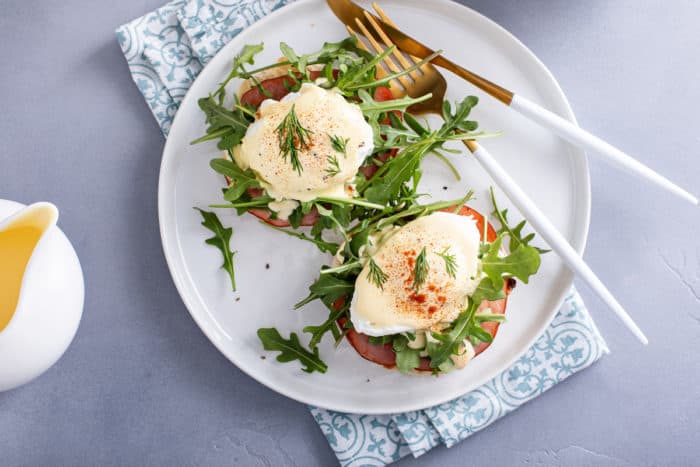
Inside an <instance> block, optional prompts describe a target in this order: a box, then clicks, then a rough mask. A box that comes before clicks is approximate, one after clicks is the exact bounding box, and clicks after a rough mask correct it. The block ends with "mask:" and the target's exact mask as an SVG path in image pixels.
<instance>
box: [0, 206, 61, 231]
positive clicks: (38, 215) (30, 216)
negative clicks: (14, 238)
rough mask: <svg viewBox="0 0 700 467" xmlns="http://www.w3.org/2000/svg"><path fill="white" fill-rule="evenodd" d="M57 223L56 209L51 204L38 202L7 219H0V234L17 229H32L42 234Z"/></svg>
mask: <svg viewBox="0 0 700 467" xmlns="http://www.w3.org/2000/svg"><path fill="white" fill-rule="evenodd" d="M56 222H58V208H57V207H56V206H55V205H53V204H52V203H47V202H44V201H42V202H39V203H34V204H31V205H29V206H27V207H26V208H24V209H21V210H19V211H18V212H16V213H15V214H13V215H12V216H10V217H8V218H7V219H4V220H2V219H0V232H4V231H7V230H10V229H18V228H32V229H37V230H39V231H40V232H41V233H42V234H43V233H45V232H46V231H47V230H49V229H50V228H51V227H53V226H54V225H56Z"/></svg>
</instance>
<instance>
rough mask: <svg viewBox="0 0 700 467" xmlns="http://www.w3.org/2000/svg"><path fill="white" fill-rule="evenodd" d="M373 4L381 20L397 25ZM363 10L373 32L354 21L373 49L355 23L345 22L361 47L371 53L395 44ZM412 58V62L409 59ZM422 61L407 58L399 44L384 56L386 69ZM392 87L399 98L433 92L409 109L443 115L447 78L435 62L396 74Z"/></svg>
mask: <svg viewBox="0 0 700 467" xmlns="http://www.w3.org/2000/svg"><path fill="white" fill-rule="evenodd" d="M372 7H373V8H374V10H375V11H376V12H377V14H378V15H379V17H380V18H381V19H382V21H384V22H386V23H387V24H390V25H392V26H395V25H394V23H393V22H392V21H391V19H389V17H388V16H387V15H386V13H384V11H383V10H382V9H381V8H380V7H379V5H377V3H376V2H374V3H372ZM364 14H365V17H366V18H367V22H368V24H370V25H371V26H372V29H373V30H374V34H373V33H372V32H371V31H370V30H369V29H368V28H367V27H366V26H365V25H364V24H363V22H362V21H360V20H359V19H357V18H356V19H355V23H356V26H357V29H358V31H359V32H360V33H361V34H362V35H363V36H365V38H367V42H368V43H369V44H370V46H371V47H372V48H373V49H374V50H370V48H369V47H368V46H367V45H366V44H365V43H364V42H362V40H360V38H359V37H358V36H357V32H356V31H355V30H354V29H353V28H352V27H350V26H346V28H347V30H348V32H349V33H350V34H352V35H354V36H355V37H357V38H358V43H359V45H360V47H362V48H364V49H365V50H367V51H368V52H371V53H381V52H382V51H383V50H384V49H385V48H388V47H391V46H393V45H394V44H393V43H392V42H391V40H390V39H389V37H388V36H387V35H386V34H385V33H384V31H383V30H382V28H381V27H380V26H379V24H378V23H377V21H376V20H375V19H374V17H373V16H372V15H371V14H369V12H367V11H365V12H364ZM375 34H376V37H375ZM409 59H410V60H411V61H412V62H413V63H410V62H409ZM419 61H420V60H419V59H417V58H415V57H410V56H409V58H406V56H404V54H403V53H401V51H400V50H399V49H398V48H396V49H394V52H393V54H392V55H391V56H390V57H386V58H385V59H384V66H385V67H386V70H385V71H387V72H389V73H397V72H399V71H401V68H399V66H400V67H402V68H404V69H406V68H409V67H410V66H411V65H414V64H416V63H418V62H419ZM397 63H398V65H397ZM389 87H390V89H391V92H392V94H393V95H394V97H396V98H400V97H403V96H410V97H421V96H424V95H426V94H428V93H432V97H431V98H430V99H428V100H426V101H423V102H419V103H417V104H414V105H413V106H411V107H410V108H409V110H410V112H411V113H414V114H426V113H428V114H429V113H432V114H437V115H440V116H441V117H442V116H443V115H442V103H443V101H444V100H445V93H446V92H447V81H445V78H444V77H443V76H442V75H441V74H440V72H438V71H437V69H435V67H434V66H433V65H431V64H429V63H426V64H425V65H423V66H421V67H420V68H419V69H418V70H414V71H412V72H410V73H409V74H408V75H403V76H401V77H399V78H394V79H392V80H391V81H390V82H389Z"/></svg>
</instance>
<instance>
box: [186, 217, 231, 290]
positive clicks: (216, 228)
mask: <svg viewBox="0 0 700 467" xmlns="http://www.w3.org/2000/svg"><path fill="white" fill-rule="evenodd" d="M195 209H196V210H197V211H199V213H200V214H201V215H202V219H203V221H202V225H203V226H204V227H206V228H207V229H209V230H211V231H212V232H214V236H213V237H211V238H208V239H206V240H205V242H206V243H207V244H208V245H212V246H215V247H217V248H218V249H219V251H221V254H222V255H223V257H224V264H222V265H221V267H222V268H224V269H225V270H226V272H228V274H229V277H230V278H231V288H232V289H233V291H234V292H235V291H236V275H235V273H234V269H233V256H234V255H235V254H236V252H235V251H231V247H230V245H229V242H230V241H231V235H233V229H232V228H231V227H228V228H224V226H223V225H222V224H221V221H220V220H219V218H218V216H217V215H216V214H214V213H213V212H209V211H204V210H202V209H199V208H195Z"/></svg>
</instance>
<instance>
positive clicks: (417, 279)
mask: <svg viewBox="0 0 700 467" xmlns="http://www.w3.org/2000/svg"><path fill="white" fill-rule="evenodd" d="M429 270H430V265H429V264H428V252H427V251H426V249H425V247H423V249H422V250H421V251H420V253H419V254H418V256H416V265H415V267H414V268H413V290H415V291H416V292H418V289H420V287H421V286H422V285H423V284H425V280H426V279H427V278H428V271H429Z"/></svg>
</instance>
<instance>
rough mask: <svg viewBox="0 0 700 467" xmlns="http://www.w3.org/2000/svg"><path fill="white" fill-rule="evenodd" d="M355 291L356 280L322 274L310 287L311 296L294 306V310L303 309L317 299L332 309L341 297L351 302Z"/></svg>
mask: <svg viewBox="0 0 700 467" xmlns="http://www.w3.org/2000/svg"><path fill="white" fill-rule="evenodd" d="M354 290H355V282H354V280H345V279H341V278H339V277H336V276H334V275H332V274H321V276H320V277H319V278H318V280H317V281H316V282H314V283H313V284H311V286H310V287H309V291H310V293H309V295H308V296H307V297H306V298H305V299H304V300H302V301H300V302H299V303H297V304H296V305H294V309H298V308H301V307H302V306H304V305H306V304H307V303H309V302H312V301H314V300H316V299H317V298H318V299H321V301H322V302H323V303H324V304H325V305H326V306H329V307H330V306H333V303H334V302H335V301H336V300H338V299H339V298H341V297H347V298H348V300H349V298H350V296H351V295H352V293H353V291H354ZM346 301H347V300H346Z"/></svg>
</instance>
